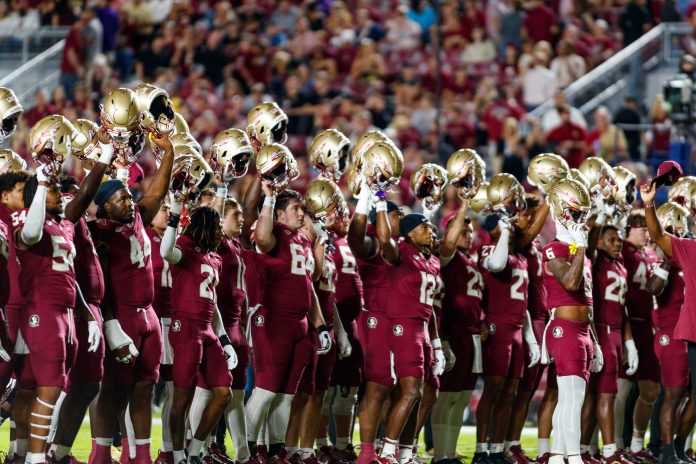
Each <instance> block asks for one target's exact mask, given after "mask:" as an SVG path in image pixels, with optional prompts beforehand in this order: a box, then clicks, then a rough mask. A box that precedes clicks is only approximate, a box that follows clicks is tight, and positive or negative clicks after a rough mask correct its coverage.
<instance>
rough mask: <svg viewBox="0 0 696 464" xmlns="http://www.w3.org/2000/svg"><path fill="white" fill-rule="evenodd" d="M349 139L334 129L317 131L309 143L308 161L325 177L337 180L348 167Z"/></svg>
mask: <svg viewBox="0 0 696 464" xmlns="http://www.w3.org/2000/svg"><path fill="white" fill-rule="evenodd" d="M349 146H350V140H349V139H348V137H346V136H345V135H343V134H342V133H341V132H339V131H337V130H336V129H326V130H323V131H321V132H319V133H318V134H317V135H315V136H314V138H313V139H312V143H311V144H310V145H309V150H308V151H307V152H308V154H309V161H310V163H312V166H314V167H315V168H316V169H317V170H318V171H319V172H321V173H322V175H324V176H325V177H327V178H329V179H333V180H335V181H336V182H338V181H339V180H340V179H341V176H342V175H343V173H344V172H345V171H346V168H347V167H348V147H349Z"/></svg>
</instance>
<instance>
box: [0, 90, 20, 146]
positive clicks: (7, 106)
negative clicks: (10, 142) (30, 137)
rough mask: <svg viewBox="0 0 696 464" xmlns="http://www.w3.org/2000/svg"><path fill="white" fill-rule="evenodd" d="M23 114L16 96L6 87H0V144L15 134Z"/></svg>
mask: <svg viewBox="0 0 696 464" xmlns="http://www.w3.org/2000/svg"><path fill="white" fill-rule="evenodd" d="M23 112H24V108H22V105H20V104H19V100H18V99H17V95H15V93H14V92H13V91H12V90H11V89H8V88H7V87H0V143H3V142H4V141H5V140H7V139H8V138H10V137H11V136H12V134H14V133H15V131H16V130H17V126H18V125H19V118H20V116H22V113H23Z"/></svg>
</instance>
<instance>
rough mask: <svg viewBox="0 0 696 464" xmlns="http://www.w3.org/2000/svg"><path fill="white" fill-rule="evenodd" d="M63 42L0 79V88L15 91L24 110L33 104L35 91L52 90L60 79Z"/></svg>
mask: <svg viewBox="0 0 696 464" xmlns="http://www.w3.org/2000/svg"><path fill="white" fill-rule="evenodd" d="M64 46H65V40H61V41H60V42H58V43H56V44H54V45H52V46H51V47H50V48H48V49H47V50H44V51H43V52H41V53H39V54H38V55H36V56H35V57H33V58H31V59H30V60H29V61H27V62H26V63H24V64H22V65H21V66H19V67H18V68H17V69H15V70H14V71H12V72H10V73H9V74H7V75H6V76H3V77H2V78H0V86H4V87H10V88H11V89H12V90H14V91H15V93H16V94H17V97H18V98H19V101H21V102H22V105H23V106H24V107H25V108H28V107H30V106H31V105H33V103H34V99H35V98H34V97H35V94H36V91H37V90H38V89H40V88H44V89H49V90H50V89H52V88H53V87H55V86H56V85H57V84H58V81H59V79H60V60H61V58H62V56H63V48H64Z"/></svg>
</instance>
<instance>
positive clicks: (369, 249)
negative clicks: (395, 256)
mask: <svg viewBox="0 0 696 464" xmlns="http://www.w3.org/2000/svg"><path fill="white" fill-rule="evenodd" d="M366 233H367V216H366V215H364V214H358V213H355V214H353V218H352V219H351V221H350V226H349V227H348V246H349V247H350V251H352V252H353V255H355V257H356V258H360V259H367V258H371V257H372V256H374V255H375V253H376V252H377V246H376V243H375V241H374V240H372V237H368V236H367V235H366Z"/></svg>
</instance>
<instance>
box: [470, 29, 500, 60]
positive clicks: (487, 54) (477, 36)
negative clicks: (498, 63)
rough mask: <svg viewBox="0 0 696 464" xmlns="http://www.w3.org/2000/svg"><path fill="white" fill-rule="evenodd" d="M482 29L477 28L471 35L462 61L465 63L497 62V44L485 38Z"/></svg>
mask: <svg viewBox="0 0 696 464" xmlns="http://www.w3.org/2000/svg"><path fill="white" fill-rule="evenodd" d="M485 34H486V32H485V31H484V29H483V28H482V27H475V28H474V30H473V31H472V33H471V37H472V38H471V42H469V43H468V44H467V46H466V48H465V49H464V53H462V61H463V62H465V63H490V62H492V61H493V60H495V57H496V52H495V44H494V43H493V41H492V40H490V39H489V38H487V37H486V36H485Z"/></svg>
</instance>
